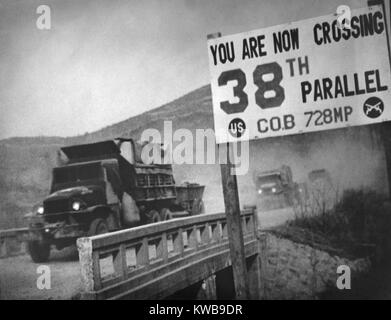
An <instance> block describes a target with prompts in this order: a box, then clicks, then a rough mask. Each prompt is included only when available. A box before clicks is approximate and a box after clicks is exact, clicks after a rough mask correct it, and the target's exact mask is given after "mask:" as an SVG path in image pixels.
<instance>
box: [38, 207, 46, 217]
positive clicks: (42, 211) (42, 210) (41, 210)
mask: <svg viewBox="0 0 391 320" xmlns="http://www.w3.org/2000/svg"><path fill="white" fill-rule="evenodd" d="M44 212H45V209H44V208H43V206H39V207H38V208H37V214H39V215H41V214H43V213H44Z"/></svg>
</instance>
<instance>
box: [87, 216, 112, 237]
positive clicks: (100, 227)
mask: <svg viewBox="0 0 391 320" xmlns="http://www.w3.org/2000/svg"><path fill="white" fill-rule="evenodd" d="M107 232H109V227H108V226H107V222H106V220H105V219H102V218H97V219H95V220H93V221H92V222H91V224H90V228H89V230H88V236H90V237H91V236H95V235H98V234H104V233H107Z"/></svg>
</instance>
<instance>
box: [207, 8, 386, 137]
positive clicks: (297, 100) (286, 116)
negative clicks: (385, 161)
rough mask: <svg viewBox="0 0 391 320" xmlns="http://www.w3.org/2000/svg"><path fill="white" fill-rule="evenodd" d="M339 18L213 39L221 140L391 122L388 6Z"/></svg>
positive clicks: (215, 105) (212, 67)
mask: <svg viewBox="0 0 391 320" xmlns="http://www.w3.org/2000/svg"><path fill="white" fill-rule="evenodd" d="M338 18H339V16H338V15H335V14H330V15H328V16H323V17H318V18H313V19H309V20H304V21H299V22H294V23H290V24H286V25H280V26H275V27H270V28H265V29H259V30H255V31H251V32H246V33H240V34H235V35H230V36H225V37H221V38H217V39H210V40H209V41H208V55H209V67H210V72H211V86H212V96H213V114H214V124H215V132H216V140H217V143H223V142H227V141H229V142H234V141H240V140H248V139H260V138H267V137H275V136H282V135H290V134H297V133H303V132H311V131H320V130H329V129H336V128H342V127H347V126H358V125H366V124H372V123H377V122H382V121H388V120H391V97H390V86H391V79H390V62H389V55H388V48H387V37H386V28H385V20H384V15H383V11H382V9H381V6H372V7H369V8H362V9H358V10H352V11H351V20H350V22H349V23H345V22H346V21H339V20H341V19H339V20H338ZM342 22H343V23H342Z"/></svg>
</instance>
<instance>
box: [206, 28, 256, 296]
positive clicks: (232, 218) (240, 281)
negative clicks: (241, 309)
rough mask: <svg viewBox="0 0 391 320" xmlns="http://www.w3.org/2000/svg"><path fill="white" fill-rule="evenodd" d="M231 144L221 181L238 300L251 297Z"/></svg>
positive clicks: (219, 35)
mask: <svg viewBox="0 0 391 320" xmlns="http://www.w3.org/2000/svg"><path fill="white" fill-rule="evenodd" d="M219 37H221V33H220V32H218V33H214V34H210V35H208V39H214V38H219ZM230 154H231V146H230V143H227V150H226V159H220V160H224V161H221V164H220V170H221V183H222V186H223V196H224V205H225V214H226V216H227V231H228V240H229V248H230V255H231V261H232V273H233V278H234V286H235V297H236V299H237V300H245V299H249V298H250V294H249V280H248V275H247V267H246V256H245V252H244V242H243V231H242V222H241V218H240V204H239V193H238V183H237V179H236V174H233V172H232V170H233V164H232V162H231V160H230Z"/></svg>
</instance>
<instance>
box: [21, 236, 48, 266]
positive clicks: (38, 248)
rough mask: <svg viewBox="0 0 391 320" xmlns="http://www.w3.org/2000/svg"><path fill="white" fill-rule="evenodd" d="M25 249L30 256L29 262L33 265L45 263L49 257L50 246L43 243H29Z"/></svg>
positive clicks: (35, 241)
mask: <svg viewBox="0 0 391 320" xmlns="http://www.w3.org/2000/svg"><path fill="white" fill-rule="evenodd" d="M27 249H28V252H29V254H30V257H31V260H33V261H34V262H35V263H40V262H46V261H48V260H49V256H50V244H49V243H48V242H44V241H37V240H34V241H29V242H28V244H27Z"/></svg>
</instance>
